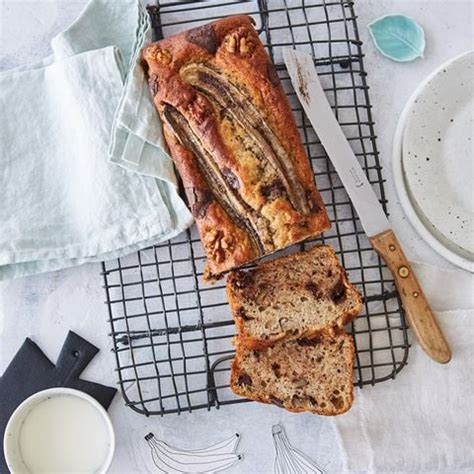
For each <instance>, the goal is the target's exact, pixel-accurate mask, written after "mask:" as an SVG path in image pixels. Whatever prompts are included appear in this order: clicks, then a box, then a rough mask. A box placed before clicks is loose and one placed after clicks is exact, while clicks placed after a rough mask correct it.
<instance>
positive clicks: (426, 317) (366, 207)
mask: <svg viewBox="0 0 474 474" xmlns="http://www.w3.org/2000/svg"><path fill="white" fill-rule="evenodd" d="M283 59H284V61H285V64H286V67H287V69H288V74H289V75H290V79H291V83H292V84H293V87H294V89H295V91H296V95H297V96H298V98H299V100H300V102H301V105H302V106H303V109H304V111H305V112H306V115H307V116H308V118H309V121H310V122H311V125H312V126H313V128H314V130H315V132H316V134H317V135H318V137H319V139H320V141H321V144H322V145H323V147H324V149H325V150H326V153H327V155H328V156H329V159H330V160H331V162H332V164H333V165H334V168H335V169H336V171H337V174H338V175H339V177H340V178H341V181H342V184H343V185H344V188H345V189H346V191H347V194H348V195H349V197H350V199H351V201H352V204H353V205H354V207H355V209H356V211H357V214H358V215H359V218H360V221H361V223H362V227H363V228H364V230H365V232H366V234H367V236H368V237H369V240H370V242H371V244H372V246H373V247H374V249H375V250H376V251H377V253H378V254H379V255H380V256H381V257H382V258H383V259H384V260H385V262H386V263H387V265H388V267H389V268H390V270H391V272H392V274H393V276H394V279H395V283H396V285H397V288H398V292H399V294H400V298H401V300H402V302H403V306H404V308H405V312H406V316H407V319H408V322H409V324H410V327H411V329H412V330H413V332H414V334H415V336H416V338H417V339H418V341H419V342H420V345H421V347H422V348H423V350H424V351H425V352H426V353H427V354H428V355H429V356H430V357H431V358H432V359H434V360H435V361H436V362H439V363H447V362H449V361H450V360H451V351H450V349H449V346H448V344H447V342H446V339H445V338H444V336H443V333H442V332H441V329H440V328H439V325H438V323H437V321H436V318H435V316H434V314H433V311H432V310H431V308H430V306H429V304H428V301H427V300H426V298H425V295H424V294H423V291H422V289H421V287H420V285H419V283H418V281H417V279H416V276H415V274H414V273H413V270H412V268H411V266H410V263H409V262H408V260H407V258H406V257H405V254H404V253H403V250H402V248H401V247H400V244H399V242H398V240H397V238H396V236H395V234H394V232H393V230H392V229H391V228H390V223H389V222H388V219H387V216H386V215H385V213H384V211H383V208H382V205H381V204H380V202H379V200H378V198H377V196H376V194H375V192H374V190H373V189H372V186H371V185H370V183H369V180H368V179H367V176H366V175H365V173H364V171H363V170H362V167H361V166H360V164H359V162H358V161H357V158H356V156H355V154H354V152H353V150H352V148H351V146H350V144H349V142H348V141H347V138H346V137H345V135H344V132H343V131H342V128H341V126H340V125H339V123H338V121H337V119H336V117H335V115H334V113H333V111H332V109H331V106H330V105H329V102H328V100H327V97H326V94H325V93H324V90H323V87H322V85H321V83H320V82H319V77H318V74H317V72H316V68H315V67H314V62H313V58H312V57H311V56H310V55H309V54H305V53H302V52H300V51H295V50H293V49H290V48H285V49H284V50H283Z"/></svg>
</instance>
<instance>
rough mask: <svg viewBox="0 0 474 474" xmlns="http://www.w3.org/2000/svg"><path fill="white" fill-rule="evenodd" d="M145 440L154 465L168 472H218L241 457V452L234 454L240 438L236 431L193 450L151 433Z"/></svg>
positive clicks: (173, 473)
mask: <svg viewBox="0 0 474 474" xmlns="http://www.w3.org/2000/svg"><path fill="white" fill-rule="evenodd" d="M145 440H146V441H147V442H148V444H149V446H150V449H151V456H152V459H153V462H154V464H155V466H156V467H157V468H158V469H159V470H160V471H162V472H165V473H170V474H175V473H176V474H177V473H209V472H218V471H222V470H223V469H227V468H229V467H231V466H233V465H234V464H235V463H236V462H238V461H240V460H241V459H242V458H243V456H242V455H241V454H235V450H236V449H237V445H238V443H239V440H240V435H239V434H238V433H235V434H233V435H232V436H231V437H229V438H226V439H224V440H222V441H220V442H219V443H216V444H213V445H212V446H209V447H206V448H202V449H194V450H185V449H180V448H176V447H174V446H171V445H169V444H168V443H166V442H165V441H162V440H159V439H157V438H156V437H155V436H154V435H153V433H148V434H147V435H146V436H145Z"/></svg>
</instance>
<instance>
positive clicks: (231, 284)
mask: <svg viewBox="0 0 474 474" xmlns="http://www.w3.org/2000/svg"><path fill="white" fill-rule="evenodd" d="M227 295H228V299H229V303H230V306H231V309H232V313H233V315H234V319H235V322H236V325H237V328H238V333H239V344H241V345H245V346H247V347H249V348H263V347H268V346H269V345H271V344H273V343H275V342H276V341H278V340H281V339H300V340H299V341H298V343H299V344H300V345H301V346H305V345H306V344H307V343H308V342H307V341H314V340H315V339H311V338H313V337H314V336H316V335H317V334H318V333H320V332H322V331H331V330H334V328H335V329H337V328H342V327H343V326H344V325H345V324H347V323H348V322H349V321H351V320H353V319H354V318H355V317H356V316H357V315H358V314H359V312H360V311H361V309H362V299H361V296H360V294H359V292H358V291H357V289H356V288H355V287H354V286H353V285H351V284H350V283H349V281H348V280H347V277H346V273H345V271H344V269H343V268H342V267H341V265H340V264H339V261H338V259H337V257H336V253H335V251H334V250H333V249H332V248H331V247H329V246H326V245H320V246H315V247H313V248H311V249H310V250H307V251H305V252H299V253H294V254H291V255H288V256H285V257H281V258H278V259H275V260H273V261H270V262H266V263H262V264H261V265H259V266H258V267H257V268H255V269H253V270H249V271H234V272H231V273H230V275H229V277H228V279H227Z"/></svg>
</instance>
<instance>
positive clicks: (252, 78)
mask: <svg viewBox="0 0 474 474" xmlns="http://www.w3.org/2000/svg"><path fill="white" fill-rule="evenodd" d="M142 57H143V62H144V67H145V69H146V70H147V74H148V77H149V83H150V91H151V93H152V95H153V97H154V102H155V105H156V107H157V109H158V111H159V113H160V116H161V118H162V120H163V123H164V133H165V138H166V141H167V144H168V146H169V149H170V152H171V155H172V157H173V160H174V161H175V163H176V166H177V169H178V172H179V173H180V175H181V178H182V181H183V184H184V188H185V192H186V195H187V198H188V201H189V203H190V206H191V209H192V211H193V214H194V216H195V218H196V222H197V226H198V229H199V233H200V235H201V239H202V242H203V245H204V247H205V250H206V253H207V255H208V268H207V270H206V274H205V278H206V279H207V280H212V279H213V278H218V277H219V276H220V275H221V274H222V273H223V272H226V271H228V270H230V269H232V268H236V267H239V266H241V265H243V264H245V263H248V262H250V261H252V260H255V259H256V258H258V257H260V256H262V255H266V254H269V253H272V252H274V251H276V250H278V249H280V248H283V247H286V246H288V245H291V244H293V243H296V242H299V241H301V240H304V239H306V238H308V237H311V236H314V235H317V234H319V233H321V232H322V231H324V230H327V229H328V228H329V227H330V222H329V219H328V216H327V214H326V212H325V210H324V206H323V203H322V200H321V197H320V195H319V193H318V191H317V189H316V186H315V184H314V177H313V172H312V170H311V166H310V163H309V160H308V159H307V157H306V154H305V152H304V148H303V146H302V143H301V140H300V137H299V133H298V130H297V128H296V124H295V121H294V118H293V114H292V112H291V108H290V106H289V103H288V100H287V98H286V95H285V93H284V91H283V88H282V87H281V84H280V82H279V79H278V75H277V74H276V71H275V68H274V66H273V64H272V63H271V61H270V58H269V57H268V55H267V53H266V52H265V49H264V47H263V45H262V43H261V42H260V40H259V38H258V35H257V33H256V31H255V29H254V27H253V24H252V19H251V18H250V17H248V16H235V17H229V18H225V19H222V20H219V21H217V22H214V23H210V24H208V25H205V26H203V27H199V28H195V29H193V30H189V31H185V32H183V33H180V34H179V35H176V36H173V37H170V38H167V39H164V40H162V41H160V42H158V43H154V44H152V45H150V46H148V47H146V48H145V49H144V51H143V55H142ZM203 73H205V74H207V75H210V77H211V79H212V80H214V81H217V82H214V83H211V86H210V87H213V88H214V89H212V90H217V91H218V92H219V93H220V94H221V96H219V97H220V98H221V99H223V101H224V102H225V100H228V98H229V97H231V98H233V99H236V94H237V95H238V100H237V101H236V102H238V103H239V104H240V105H239V106H241V107H242V110H243V111H244V112H245V113H244V114H243V115H246V117H244V118H243V121H240V122H239V120H237V119H236V118H235V116H234V115H232V114H233V113H234V114H237V113H238V112H239V111H238V110H237V111H235V110H234V109H238V107H234V108H233V107H227V106H225V104H224V105H223V104H222V103H219V101H217V102H216V101H215V100H214V99H215V97H213V96H212V94H211V95H209V93H207V94H206V93H205V92H206V91H203V90H202V87H200V86H202V84H200V82H199V81H200V77H201V76H202V74H203ZM207 80H209V78H207ZM220 80H224V82H225V86H226V87H229V88H230V92H229V90H227V89H226V90H225V91H224V92H222V90H219V87H220V88H221V89H222V84H221V83H220V82H219V81H220ZM208 86H209V84H208ZM216 88H217V89H216ZM207 92H209V91H207ZM241 93H242V94H243V95H242V96H240V95H239V94H241ZM242 98H246V101H243V100H242ZM229 100H230V99H229ZM227 105H228V104H227ZM234 105H235V103H234ZM231 109H232V110H231ZM229 110H231V111H230V112H228V111H229ZM253 112H255V114H256V115H257V118H254V119H252V118H250V119H248V121H247V118H248V117H249V116H250V117H251V116H252V113H253ZM252 120H254V121H253V122H252ZM180 121H181V122H180ZM256 122H258V123H259V122H261V123H263V124H264V126H263V129H264V130H263V131H259V132H258V135H257V138H255V136H253V135H251V130H253V127H254V126H255V123H256ZM180 127H181V128H180ZM178 129H179V130H180V131H181V132H182V134H184V135H186V133H187V134H188V136H189V135H192V136H193V137H194V136H197V137H199V143H197V145H196V143H195V142H193V140H190V141H189V143H184V141H183V137H182V136H181V137H180V136H179V133H177V132H176V131H177V130H178ZM183 130H185V132H186V133H185V132H184V131H183ZM256 133H257V132H256ZM260 133H261V134H262V136H264V137H265V138H266V139H267V141H266V142H264V141H262V140H261V136H260ZM249 136H251V137H252V140H253V141H252V140H250V141H248V140H249V138H248V137H249ZM268 137H270V138H269V139H268ZM272 137H273V139H272ZM274 137H278V139H274ZM259 139H260V141H258V140H259ZM272 140H273V141H272ZM267 142H269V143H270V144H271V145H272V147H273V148H272V149H271V150H270V152H271V153H270V152H269V153H263V156H265V157H266V158H265V159H270V158H267V157H268V156H273V155H272V153H273V152H274V153H275V156H277V157H278V156H282V155H283V154H284V155H285V156H284V160H281V162H276V165H275V164H274V165H272V166H276V168H275V169H276V170H277V171H275V169H274V168H272V167H271V166H269V167H268V170H269V171H268V172H267V169H266V168H265V169H264V168H262V167H261V166H260V164H259V163H258V162H257V160H256V154H255V153H256V152H255V150H254V145H255V144H257V145H258V146H260V147H261V150H263V151H264V152H265V150H266V148H265V147H266V146H268V144H267ZM192 147H194V149H193V150H191V149H190V148H192ZM247 151H248V152H247ZM267 151H268V150H267ZM206 153H210V155H211V156H212V160H213V163H214V164H215V166H216V168H215V169H214V170H211V171H210V175H209V174H208V175H207V177H206V176H205V173H206V171H205V170H204V169H203V167H202V164H199V163H198V162H199V160H198V159H197V155H198V154H202V156H206ZM278 163H280V164H281V169H279V168H278V166H279V164H278ZM216 173H217V175H218V176H219V178H220V179H221V180H222V182H221V183H220V184H219V181H218V180H217V181H216V180H215V176H216ZM265 173H266V174H265ZM272 173H273V174H272ZM275 173H276V175H278V173H280V175H281V176H282V179H275V176H274V175H275ZM292 173H293V174H292ZM280 175H278V176H280ZM265 179H266V180H267V181H264V180H265ZM211 182H212V183H211ZM295 183H298V186H295V185H294V184H295ZM212 186H214V188H212V189H211V187H212ZM216 186H217V188H216ZM218 186H221V187H220V188H219V187H218ZM222 188H225V189H226V193H222V192H220V191H216V189H218V190H219V189H222ZM292 193H293V194H292ZM220 194H226V195H227V194H228V195H229V196H230V197H228V198H226V199H228V201H229V202H227V201H225V199H224V198H223V197H222V196H220ZM223 199H224V202H223ZM229 203H230V205H229ZM239 206H240V207H239ZM233 208H235V209H237V211H238V212H236V213H234V214H233V212H231V211H233ZM242 209H244V210H245V211H246V212H247V211H248V214H249V215H250V218H249V219H240V218H239V216H241V215H242ZM252 226H253V227H255V228H256V229H257V232H254V230H252V229H250V228H249V227H252ZM255 235H257V237H255Z"/></svg>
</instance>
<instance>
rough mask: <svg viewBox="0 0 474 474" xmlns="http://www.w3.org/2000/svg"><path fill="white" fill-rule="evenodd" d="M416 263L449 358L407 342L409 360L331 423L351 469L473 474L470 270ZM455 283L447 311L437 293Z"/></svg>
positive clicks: (365, 391) (361, 392)
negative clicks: (444, 362) (440, 358)
mask: <svg viewBox="0 0 474 474" xmlns="http://www.w3.org/2000/svg"><path fill="white" fill-rule="evenodd" d="M415 267H416V271H417V275H418V277H419V279H420V282H421V284H422V286H423V288H424V290H425V293H426V295H427V296H428V299H429V300H430V301H431V302H432V303H433V308H434V310H435V311H436V313H437V317H438V320H439V322H440V325H441V327H442V329H443V330H444V333H445V336H446V338H447V340H448V342H449V344H450V347H451V350H452V353H453V358H452V360H451V362H450V363H449V364H447V365H440V364H437V363H435V362H433V361H432V360H431V359H430V358H428V356H427V355H426V354H425V353H424V352H423V350H422V349H421V348H420V346H419V344H418V343H417V341H413V340H411V343H412V347H411V348H410V354H409V359H408V365H407V366H406V367H404V368H403V370H402V371H401V372H400V373H399V374H398V376H397V378H396V379H395V380H390V381H387V382H383V383H381V384H378V385H376V386H375V387H366V388H363V389H360V390H358V393H357V394H356V397H355V404H354V406H353V408H352V410H351V411H349V412H348V413H347V414H345V415H342V416H340V417H337V418H336V419H334V420H333V423H334V426H335V429H336V433H337V437H338V439H339V442H340V447H341V451H342V454H343V460H344V464H345V467H346V469H348V470H350V471H361V472H362V471H363V472H462V471H466V472H467V471H469V472H472V469H473V467H474V451H473V446H474V430H473V428H472V427H473V426H474V411H473V410H472V399H473V396H472V389H473V387H474V372H473V371H472V360H473V359H474V345H473V344H472V341H473V340H474V309H472V308H473V307H474V302H473V298H472V275H471V274H469V273H468V272H464V271H461V270H455V271H449V270H441V269H439V268H435V267H432V266H427V265H424V264H416V265H415ZM453 281H455V282H456V286H457V287H458V288H460V291H459V292H457V295H456V297H455V299H454V300H453V299H452V298H451V294H450V295H449V296H450V298H449V301H452V304H453V306H452V307H451V308H448V307H447V306H446V300H443V299H442V298H440V297H439V296H437V295H443V294H446V291H450V290H451V288H452V287H453V284H452V282H453ZM447 282H449V283H448V284H447ZM454 305H455V306H454ZM469 306H470V308H471V309H466V308H468V307H469ZM456 308H462V309H456ZM378 318H382V317H375V318H373V320H374V321H373V324H374V325H375V327H376V324H377V319H378ZM373 327H374V326H373ZM410 335H411V334H410ZM373 337H377V336H376V335H374V336H373Z"/></svg>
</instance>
